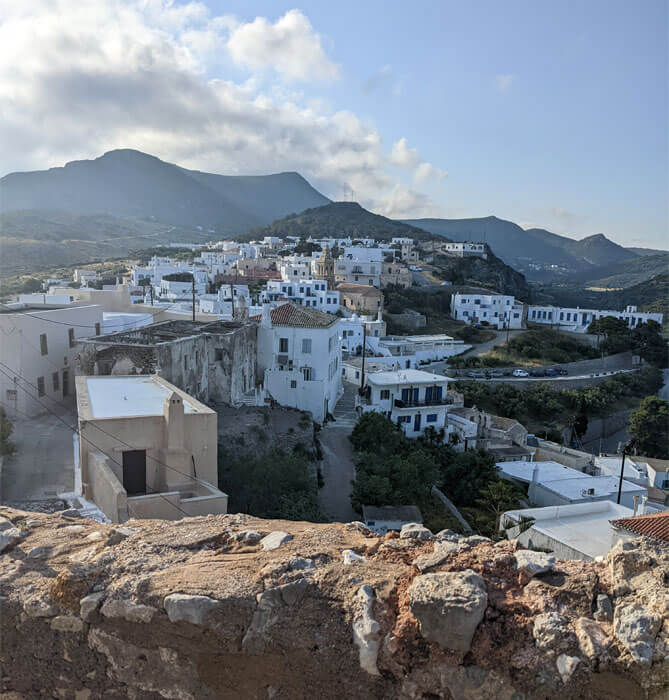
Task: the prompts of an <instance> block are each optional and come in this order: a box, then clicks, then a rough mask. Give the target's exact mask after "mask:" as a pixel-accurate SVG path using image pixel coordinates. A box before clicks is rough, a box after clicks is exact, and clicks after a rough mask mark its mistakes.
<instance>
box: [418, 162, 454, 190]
mask: <svg viewBox="0 0 669 700" xmlns="http://www.w3.org/2000/svg"><path fill="white" fill-rule="evenodd" d="M447 177H448V173H446V172H444V171H443V170H440V169H439V168H436V167H435V166H434V165H432V164H431V163H427V162H423V163H421V164H420V165H418V166H417V167H416V169H415V170H414V171H413V181H414V183H415V184H417V185H419V184H421V183H423V182H427V181H428V180H444V179H445V178H447Z"/></svg>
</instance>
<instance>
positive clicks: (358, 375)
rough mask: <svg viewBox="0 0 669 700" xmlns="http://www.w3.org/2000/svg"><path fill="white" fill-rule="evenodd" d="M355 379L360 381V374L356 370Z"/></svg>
mask: <svg viewBox="0 0 669 700" xmlns="http://www.w3.org/2000/svg"><path fill="white" fill-rule="evenodd" d="M355 378H356V379H360V372H359V371H358V370H357V369H356V370H355Z"/></svg>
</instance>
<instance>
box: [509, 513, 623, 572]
mask: <svg viewBox="0 0 669 700" xmlns="http://www.w3.org/2000/svg"><path fill="white" fill-rule="evenodd" d="M633 515H634V510H633V509H632V508H628V507H627V506H623V505H618V504H617V503H614V502H613V501H589V502H586V503H573V504H570V505H560V506H544V507H543V508H525V509H521V510H509V511H506V512H505V513H504V514H503V515H502V517H501V518H500V522H499V528H500V531H502V532H504V533H505V534H506V536H507V538H508V539H517V540H518V542H519V543H520V544H521V545H522V546H523V547H527V548H528V549H533V548H536V549H540V550H543V551H546V550H548V551H550V552H554V553H555V555H556V556H558V557H559V558H560V559H581V560H585V561H592V560H593V559H595V558H596V557H605V556H606V555H607V554H608V553H609V550H610V549H611V547H612V546H613V545H614V544H615V541H616V537H615V532H614V529H613V527H612V526H611V520H615V519H617V518H628V517H630V516H633ZM524 522H525V523H527V525H528V526H524V525H523V523H524Z"/></svg>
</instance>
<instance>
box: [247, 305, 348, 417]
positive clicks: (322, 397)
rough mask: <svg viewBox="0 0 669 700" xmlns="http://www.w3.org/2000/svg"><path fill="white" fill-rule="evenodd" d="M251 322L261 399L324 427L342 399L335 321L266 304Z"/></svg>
mask: <svg viewBox="0 0 669 700" xmlns="http://www.w3.org/2000/svg"><path fill="white" fill-rule="evenodd" d="M254 320H259V321H260V326H259V328H258V375H259V376H261V377H263V389H264V392H265V394H266V395H267V397H268V398H271V399H273V400H275V401H276V402H277V403H279V404H281V405H282V406H292V407H293V408H299V409H300V410H303V411H309V412H310V413H311V415H312V416H313V418H314V420H316V421H318V422H322V421H323V420H324V419H325V417H326V416H327V414H328V413H332V411H333V410H334V407H335V405H336V403H337V401H338V400H339V397H340V396H341V394H342V393H343V389H342V384H341V367H340V363H341V345H340V340H339V328H338V327H337V324H338V322H339V319H338V318H337V317H336V316H332V315H331V314H326V313H323V312H322V311H318V310H317V309H314V308H311V307H302V306H297V305H295V304H282V305H280V306H276V307H274V308H272V309H270V306H269V305H268V304H265V305H263V312H262V317H261V318H257V317H256V318H255V319H254Z"/></svg>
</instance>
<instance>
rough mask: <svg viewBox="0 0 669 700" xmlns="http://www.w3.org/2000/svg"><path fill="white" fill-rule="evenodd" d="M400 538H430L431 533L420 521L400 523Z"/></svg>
mask: <svg viewBox="0 0 669 700" xmlns="http://www.w3.org/2000/svg"><path fill="white" fill-rule="evenodd" d="M400 539H402V540H408V539H417V540H431V539H432V533H431V532H430V530H428V529H427V528H426V527H425V526H424V525H421V524H420V523H407V524H406V525H402V529H401V530H400Z"/></svg>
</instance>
